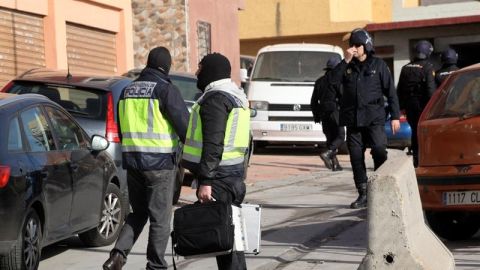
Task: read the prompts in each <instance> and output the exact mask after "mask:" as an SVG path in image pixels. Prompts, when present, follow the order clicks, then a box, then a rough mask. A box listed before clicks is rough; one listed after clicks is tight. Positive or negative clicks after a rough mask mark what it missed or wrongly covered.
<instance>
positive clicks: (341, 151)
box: [338, 142, 349, 155]
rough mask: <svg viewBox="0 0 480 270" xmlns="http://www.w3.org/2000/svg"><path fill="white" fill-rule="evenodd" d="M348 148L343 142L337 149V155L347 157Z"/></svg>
mask: <svg viewBox="0 0 480 270" xmlns="http://www.w3.org/2000/svg"><path fill="white" fill-rule="evenodd" d="M348 153H349V152H348V146H347V143H346V142H344V143H342V145H340V147H339V148H338V154H340V155H348Z"/></svg>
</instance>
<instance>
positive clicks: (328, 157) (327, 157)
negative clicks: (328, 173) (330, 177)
mask: <svg viewBox="0 0 480 270" xmlns="http://www.w3.org/2000/svg"><path fill="white" fill-rule="evenodd" d="M334 154H335V153H334V152H333V151H332V150H327V151H325V152H322V153H320V158H321V159H322V160H323V163H325V167H327V169H329V170H331V169H332V168H333V163H332V155H334Z"/></svg>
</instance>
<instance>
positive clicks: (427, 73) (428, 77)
mask: <svg viewBox="0 0 480 270" xmlns="http://www.w3.org/2000/svg"><path fill="white" fill-rule="evenodd" d="M414 51H415V56H414V60H413V61H412V62H410V63H408V64H406V65H405V66H403V67H402V71H401V72H400V78H399V80H398V87H397V93H398V98H399V100H400V109H402V110H405V111H406V114H407V121H408V124H409V125H410V127H411V129H412V136H411V144H412V146H411V149H412V156H413V165H414V166H415V167H417V166H418V139H417V125H418V120H419V118H420V115H421V114H422V111H423V109H424V108H425V106H426V105H427V102H428V101H429V100H430V97H431V96H432V94H433V92H434V91H435V89H436V85H435V69H434V68H433V65H432V63H430V61H429V59H428V58H429V57H430V54H431V53H432V51H433V46H432V44H431V43H430V42H428V41H427V40H420V41H418V42H417V43H416V44H415V47H414Z"/></svg>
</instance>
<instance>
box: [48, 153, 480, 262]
mask: <svg viewBox="0 0 480 270" xmlns="http://www.w3.org/2000/svg"><path fill="white" fill-rule="evenodd" d="M340 162H341V163H342V165H343V166H344V167H345V171H343V172H331V171H328V170H326V169H325V168H324V167H323V166H321V165H320V164H321V161H320V159H319V158H318V156H317V153H316V151H315V150H313V149H292V148H286V149H275V150H266V151H263V152H262V153H260V154H257V155H254V157H253V159H252V166H251V168H250V170H249V174H248V178H247V187H248V194H247V197H246V201H248V202H251V203H258V204H261V205H262V206H263V216H262V233H263V235H262V251H261V253H260V254H259V255H256V256H255V255H249V256H248V257H247V265H248V269H257V270H269V269H287V270H302V269H352V270H353V269H357V267H358V264H359V263H360V261H361V260H362V258H363V256H364V254H365V250H366V222H365V218H366V210H351V209H349V208H348V205H349V203H350V202H351V201H352V200H354V199H355V197H356V192H355V190H354V188H353V183H352V180H351V179H352V176H351V169H350V166H349V162H348V157H347V156H340ZM368 167H370V168H371V167H372V166H371V160H369V162H368ZM181 199H182V202H184V203H189V202H191V201H193V200H194V199H195V198H194V194H193V192H192V191H191V190H190V189H189V188H188V187H185V188H184V190H183V191H182V198H181ZM479 243H480V237H475V238H474V239H471V240H469V241H465V242H459V243H447V245H448V247H449V248H450V249H451V250H452V251H453V253H454V255H455V259H456V262H457V269H479V268H480V258H478V256H476V254H478V252H479V251H480V249H479V248H477V245H478V244H479ZM145 246H146V233H143V234H142V235H141V236H140V238H139V240H138V242H137V244H136V245H135V247H134V248H133V250H132V253H131V255H130V256H129V259H128V262H127V265H126V267H125V269H144V267H145ZM110 248H111V246H110V247H102V248H84V247H82V245H81V243H80V241H79V240H78V239H77V238H71V239H68V240H66V241H64V242H62V243H60V244H57V245H53V246H50V247H47V248H46V249H45V250H44V253H43V255H44V258H43V260H42V262H41V264H40V269H41V270H52V269H72V270H73V269H100V266H101V264H102V263H103V261H104V260H105V259H106V258H107V256H108V251H109V250H110ZM169 248H170V247H169ZM170 254H171V251H170V249H168V250H167V260H168V261H170V260H171V256H170ZM177 265H178V266H179V267H178V269H183V270H191V269H192V270H193V269H202V270H203V269H205V270H208V269H216V266H215V260H214V259H213V258H208V259H190V260H183V259H182V258H179V260H178V264H177Z"/></svg>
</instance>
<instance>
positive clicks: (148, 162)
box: [117, 67, 189, 171]
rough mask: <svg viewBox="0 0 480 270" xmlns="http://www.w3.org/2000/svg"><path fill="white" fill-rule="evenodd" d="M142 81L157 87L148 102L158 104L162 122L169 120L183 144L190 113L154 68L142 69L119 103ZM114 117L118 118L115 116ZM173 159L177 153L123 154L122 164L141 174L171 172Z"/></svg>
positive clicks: (167, 79) (166, 79)
mask: <svg viewBox="0 0 480 270" xmlns="http://www.w3.org/2000/svg"><path fill="white" fill-rule="evenodd" d="M142 81H147V82H155V83H157V84H156V86H155V88H154V90H153V92H152V94H151V96H150V97H149V98H150V99H158V100H159V104H160V105H159V107H160V108H159V110H160V111H161V112H162V114H163V115H164V116H165V118H167V119H168V120H169V122H170V124H171V125H172V126H173V128H174V130H175V132H176V134H177V135H178V137H179V138H180V141H182V142H185V136H186V133H187V123H188V118H189V113H188V110H187V107H186V105H185V102H184V100H183V98H182V95H181V94H180V91H179V90H178V89H177V87H176V86H174V85H173V84H172V82H171V81H170V79H169V77H168V75H165V74H163V73H162V72H160V70H156V69H153V68H148V67H147V68H145V69H143V70H142V72H141V73H140V76H139V77H138V78H137V79H136V80H135V81H134V82H133V83H132V84H130V85H129V86H127V87H126V88H125V89H124V90H123V91H122V94H121V95H120V100H122V99H125V90H126V89H128V88H129V87H135V84H134V83H135V82H142ZM127 98H130V97H127ZM131 98H138V97H131ZM117 106H118V105H117ZM118 109H121V108H118ZM117 111H118V110H117ZM117 115H119V114H118V113H117ZM118 123H120V119H118ZM118 128H119V134H120V139H121V137H122V135H121V134H122V131H121V129H120V124H119V125H118ZM179 150H180V149H179ZM175 159H176V153H171V154H165V153H141V152H123V153H122V163H123V168H124V169H136V170H143V171H150V170H170V169H173V168H174V166H175V163H176V160H175Z"/></svg>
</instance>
